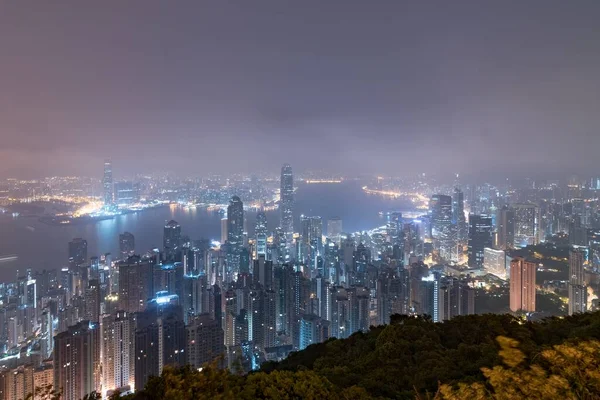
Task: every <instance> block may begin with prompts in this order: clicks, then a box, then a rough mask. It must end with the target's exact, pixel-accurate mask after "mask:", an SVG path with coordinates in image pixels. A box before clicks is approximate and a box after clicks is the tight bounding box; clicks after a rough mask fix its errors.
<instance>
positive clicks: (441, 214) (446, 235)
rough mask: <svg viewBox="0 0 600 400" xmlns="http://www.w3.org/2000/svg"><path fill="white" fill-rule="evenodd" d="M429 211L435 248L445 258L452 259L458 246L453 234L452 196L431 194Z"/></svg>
mask: <svg viewBox="0 0 600 400" xmlns="http://www.w3.org/2000/svg"><path fill="white" fill-rule="evenodd" d="M429 211H430V213H431V237H432V239H433V248H434V249H435V250H437V251H439V255H440V257H441V258H442V259H443V260H448V261H450V260H451V259H452V258H453V257H452V254H453V250H454V247H455V246H456V243H455V240H453V235H452V198H451V197H450V196H446V195H443V194H436V195H433V196H431V199H430V201H429Z"/></svg>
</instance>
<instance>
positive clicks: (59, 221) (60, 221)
mask: <svg viewBox="0 0 600 400" xmlns="http://www.w3.org/2000/svg"><path fill="white" fill-rule="evenodd" d="M166 206H167V204H157V205H155V206H152V207H148V208H144V209H141V210H123V211H121V212H120V213H119V214H114V215H101V216H95V217H94V216H89V215H86V216H83V217H75V218H73V217H48V216H46V217H39V218H38V221H40V222H42V223H44V224H46V225H50V226H72V225H85V224H92V223H96V222H99V221H105V220H108V219H115V218H116V217H120V216H121V215H126V214H135V213H138V212H143V211H148V210H154V209H157V208H160V207H166Z"/></svg>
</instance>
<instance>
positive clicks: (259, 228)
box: [254, 211, 267, 258]
mask: <svg viewBox="0 0 600 400" xmlns="http://www.w3.org/2000/svg"><path fill="white" fill-rule="evenodd" d="M254 235H255V236H256V258H258V257H260V256H265V257H266V256H267V216H266V215H265V213H264V212H262V211H261V212H259V213H258V214H256V225H255V226H254Z"/></svg>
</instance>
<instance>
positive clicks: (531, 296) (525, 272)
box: [510, 257, 537, 312]
mask: <svg viewBox="0 0 600 400" xmlns="http://www.w3.org/2000/svg"><path fill="white" fill-rule="evenodd" d="M536 272H537V265H536V264H535V263H532V262H529V261H525V259H524V258H522V257H516V258H514V259H513V260H512V261H511V262H510V309H511V311H515V312H516V311H519V310H521V311H525V312H535V277H536Z"/></svg>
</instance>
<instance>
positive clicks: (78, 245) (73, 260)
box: [69, 238, 88, 269]
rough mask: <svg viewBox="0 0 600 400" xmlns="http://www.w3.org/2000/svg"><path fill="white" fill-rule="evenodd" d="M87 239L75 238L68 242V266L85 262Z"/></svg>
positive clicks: (76, 265) (71, 266) (78, 265)
mask: <svg viewBox="0 0 600 400" xmlns="http://www.w3.org/2000/svg"><path fill="white" fill-rule="evenodd" d="M87 258H88V257H87V240H85V239H82V238H75V239H73V240H71V241H70V242H69V267H70V268H71V269H73V268H75V267H81V266H83V265H85V263H86V262H87Z"/></svg>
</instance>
